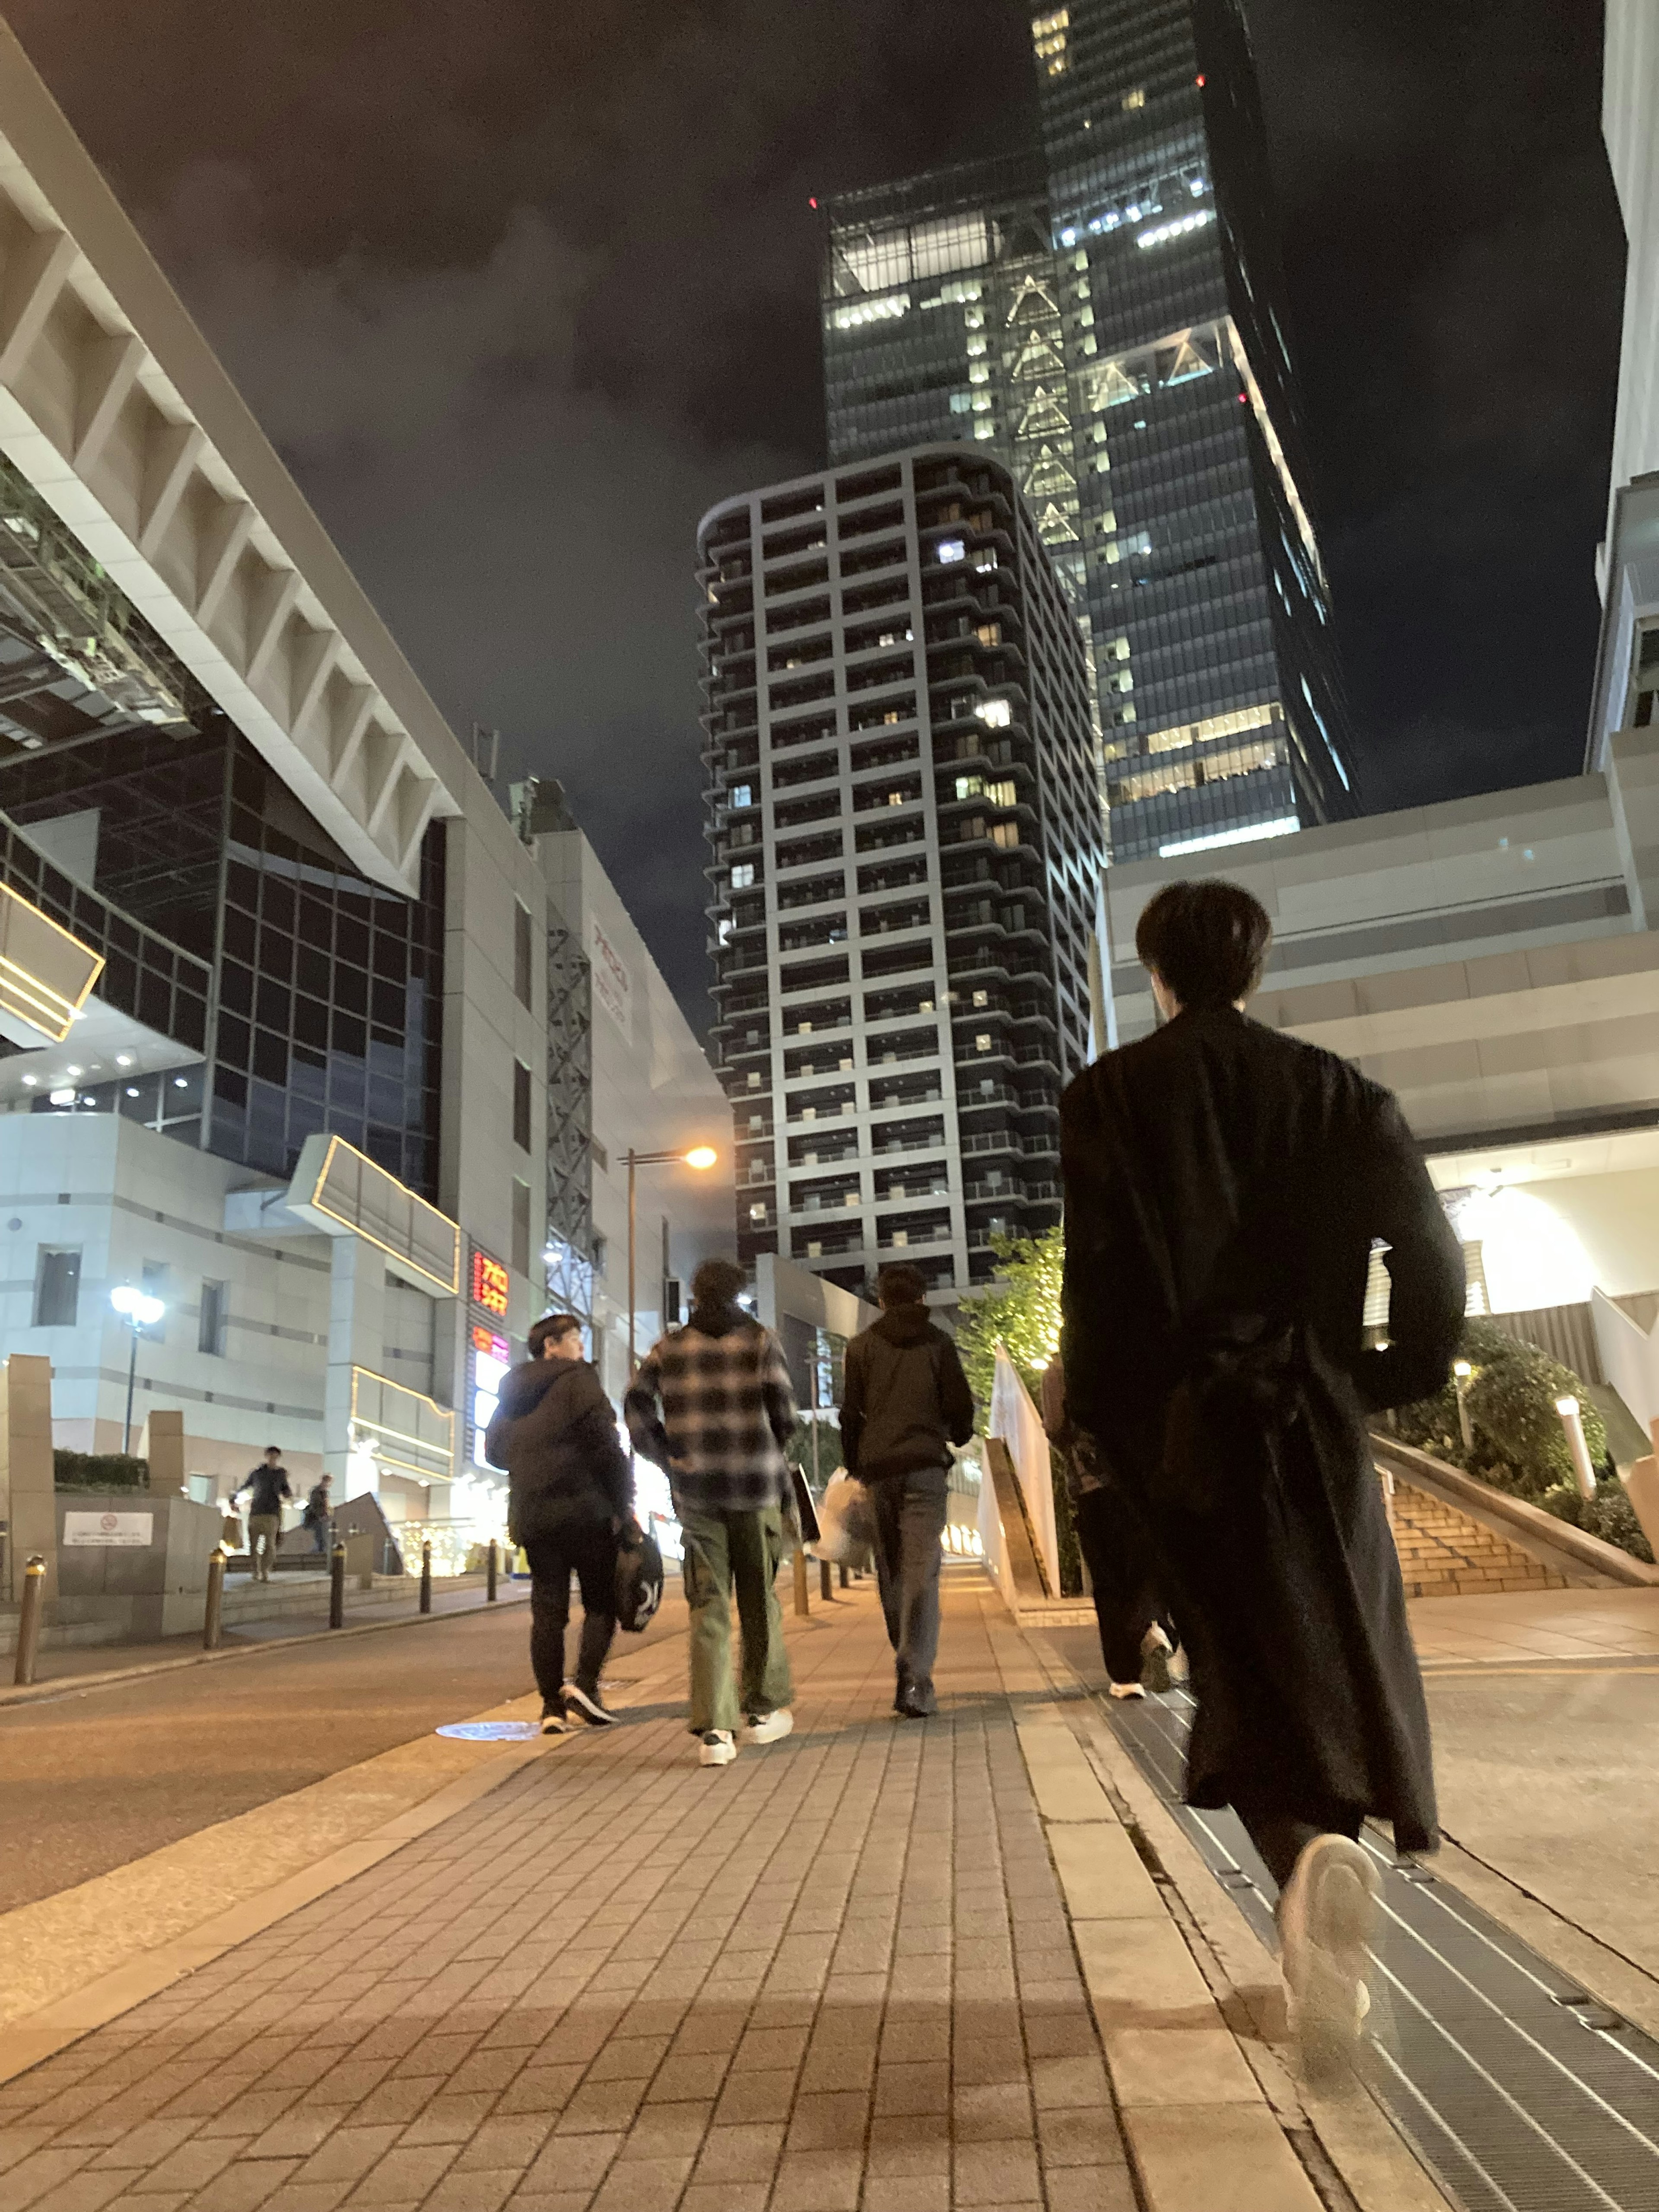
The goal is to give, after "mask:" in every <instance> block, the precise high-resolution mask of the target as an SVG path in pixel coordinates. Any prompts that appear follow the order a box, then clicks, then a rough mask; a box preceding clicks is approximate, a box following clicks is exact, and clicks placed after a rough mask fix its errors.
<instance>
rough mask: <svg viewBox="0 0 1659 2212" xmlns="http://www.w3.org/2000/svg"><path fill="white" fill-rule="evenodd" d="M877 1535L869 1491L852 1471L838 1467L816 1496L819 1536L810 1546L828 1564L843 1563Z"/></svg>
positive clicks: (852, 1558) (859, 1551)
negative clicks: (819, 1495)
mask: <svg viewBox="0 0 1659 2212" xmlns="http://www.w3.org/2000/svg"><path fill="white" fill-rule="evenodd" d="M875 1537H876V1516H875V1511H874V1509H873V1507H872V1504H871V1503H870V1493H869V1492H868V1491H867V1490H866V1488H865V1486H864V1485H863V1484H862V1483H861V1482H860V1481H859V1480H858V1479H857V1477H856V1476H854V1475H850V1474H848V1473H847V1472H846V1470H845V1469H844V1468H838V1469H837V1470H836V1473H835V1474H832V1475H831V1476H830V1478H829V1486H828V1487H827V1488H826V1489H825V1491H824V1493H823V1497H822V1498H820V1499H819V1500H818V1541H817V1543H816V1544H814V1545H813V1547H812V1549H813V1551H814V1553H816V1554H817V1557H818V1558H819V1559H827V1560H828V1561H829V1565H831V1566H846V1565H848V1564H850V1562H851V1561H853V1560H854V1559H857V1558H859V1557H860V1555H861V1554H862V1553H865V1552H867V1551H868V1550H869V1548H870V1547H871V1546H872V1544H873V1543H874V1541H875Z"/></svg>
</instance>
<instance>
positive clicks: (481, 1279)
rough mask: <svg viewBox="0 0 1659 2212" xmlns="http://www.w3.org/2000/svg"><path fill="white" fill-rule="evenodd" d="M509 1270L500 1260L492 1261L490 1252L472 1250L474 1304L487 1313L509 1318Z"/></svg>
mask: <svg viewBox="0 0 1659 2212" xmlns="http://www.w3.org/2000/svg"><path fill="white" fill-rule="evenodd" d="M472 1303H473V1304H474V1305H475V1306H482V1307H483V1310H484V1311H485V1312H486V1313H492V1314H495V1315H497V1316H499V1317H500V1318H501V1320H502V1321H505V1320H506V1318H507V1270H506V1268H505V1267H502V1265H501V1261H499V1260H492V1259H491V1258H490V1256H489V1253H488V1252H481V1251H480V1250H479V1249H478V1248H477V1245H476V1244H475V1245H474V1246H473V1248H472Z"/></svg>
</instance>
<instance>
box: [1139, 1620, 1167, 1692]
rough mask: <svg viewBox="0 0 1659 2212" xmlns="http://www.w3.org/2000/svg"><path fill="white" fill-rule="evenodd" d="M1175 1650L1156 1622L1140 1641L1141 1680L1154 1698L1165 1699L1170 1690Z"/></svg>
mask: <svg viewBox="0 0 1659 2212" xmlns="http://www.w3.org/2000/svg"><path fill="white" fill-rule="evenodd" d="M1173 1649H1174V1646H1173V1645H1172V1644H1170V1639H1169V1638H1168V1637H1167V1636H1166V1635H1165V1634H1164V1631H1163V1630H1162V1629H1161V1628H1160V1627H1159V1626H1158V1623H1157V1622H1156V1621H1154V1622H1153V1623H1152V1626H1151V1627H1150V1628H1149V1629H1148V1630H1147V1631H1146V1634H1145V1635H1144V1636H1143V1637H1142V1638H1141V1639H1140V1680H1141V1683H1142V1686H1144V1687H1145V1688H1146V1689H1148V1690H1150V1691H1151V1692H1152V1695H1153V1696H1154V1697H1158V1698H1161V1697H1163V1696H1164V1692H1166V1691H1167V1690H1168V1689H1169V1686H1170V1652H1171V1650H1173Z"/></svg>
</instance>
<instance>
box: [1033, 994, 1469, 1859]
mask: <svg viewBox="0 0 1659 2212" xmlns="http://www.w3.org/2000/svg"><path fill="white" fill-rule="evenodd" d="M1060 1158H1061V1164H1062V1167H1063V1170H1064V1173H1065V1179H1066V1277H1065V1289H1064V1307H1065V1334H1064V1342H1063V1346H1062V1350H1063V1354H1064V1358H1065V1368H1066V1413H1067V1415H1068V1416H1069V1418H1070V1419H1071V1420H1072V1421H1073V1422H1074V1423H1076V1424H1077V1425H1078V1426H1079V1427H1080V1428H1082V1429H1084V1430H1085V1431H1088V1432H1089V1433H1090V1434H1091V1436H1093V1437H1095V1439H1096V1440H1097V1446H1098V1449H1099V1450H1100V1453H1101V1456H1102V1458H1103V1462H1104V1463H1105V1467H1106V1468H1107V1470H1108V1472H1109V1475H1110V1476H1111V1477H1112V1478H1114V1479H1115V1480H1116V1481H1118V1482H1120V1483H1121V1484H1122V1486H1124V1487H1125V1488H1126V1489H1127V1491H1129V1492H1131V1494H1132V1495H1133V1497H1134V1498H1135V1499H1136V1501H1137V1503H1138V1504H1139V1507H1140V1509H1141V1510H1142V1513H1143V1515H1144V1516H1145V1517H1146V1521H1147V1522H1148V1525H1149V1527H1150V1528H1151V1531H1152V1536H1153V1539H1154V1541H1155V1542H1156V1544H1157V1546H1158V1551H1159V1553H1160V1556H1161V1561H1162V1568H1163V1579H1164V1586H1165V1587H1166V1589H1167V1590H1168V1593H1169V1596H1170V1604H1171V1608H1172V1610H1173V1611H1174V1613H1175V1617H1176V1620H1177V1621H1179V1623H1180V1624H1181V1631H1182V1643H1183V1644H1186V1645H1187V1648H1188V1652H1189V1653H1190V1655H1191V1659H1192V1673H1193V1683H1194V1690H1195V1692H1196V1694H1197V1698H1198V1711H1197V1714H1196V1716H1195V1717H1194V1723H1193V1729H1192V1735H1191V1740H1190V1743H1189V1746H1188V1773H1187V1788H1188V1802H1190V1803H1192V1804H1194V1805H1204V1806H1212V1805H1223V1804H1227V1803H1229V1802H1234V1801H1235V1800H1236V1798H1237V1794H1238V1791H1239V1790H1240V1789H1249V1788H1251V1787H1254V1788H1255V1789H1256V1790H1259V1791H1261V1792H1262V1793H1264V1794H1266V1795H1267V1796H1269V1797H1270V1798H1272V1799H1273V1801H1274V1802H1282V1803H1285V1804H1286V1805H1291V1806H1297V1805H1305V1806H1312V1807H1321V1806H1328V1805H1335V1804H1344V1805H1348V1806H1351V1807H1357V1808H1361V1809H1363V1810H1364V1811H1366V1812H1369V1813H1375V1814H1383V1815H1385V1816H1386V1817H1388V1818H1389V1819H1391V1820H1393V1822H1394V1826H1395V1838H1396V1839H1397V1841H1398V1842H1399V1843H1400V1844H1401V1848H1402V1849H1405V1850H1419V1849H1422V1848H1423V1847H1424V1846H1425V1844H1428V1843H1430V1842H1431V1840H1432V1838H1433V1835H1434V1828H1435V1809H1434V1785H1433V1781H1432V1778H1431V1771H1430V1760H1429V1729H1428V1716H1427V1713H1426V1711H1425V1705H1424V1699H1423V1688H1422V1683H1421V1680H1420V1678H1419V1674H1418V1668H1417V1660H1416V1657H1415V1656H1414V1654H1413V1649H1412V1641H1411V1635H1410V1632H1409V1630H1408V1628H1407V1621H1406V1607H1405V1601H1404V1597H1403V1594H1402V1591H1401V1581H1400V1566H1399V1562H1398V1560H1397V1559H1396V1558H1395V1548H1394V1543H1393V1541H1392V1539H1391V1537H1390V1536H1389V1524H1388V1518H1387V1516H1386V1513H1385V1511H1384V1509H1383V1492H1382V1487H1381V1485H1380V1484H1379V1482H1378V1480H1377V1475H1376V1468H1375V1467H1374V1465H1373V1464H1372V1459H1371V1453H1370V1445H1369V1443H1368V1440H1367V1437H1366V1434H1365V1421H1364V1417H1365V1413H1366V1410H1367V1409H1368V1408H1370V1407H1381V1406H1389V1405H1400V1404H1405V1403H1408V1402H1410V1401H1412V1400H1413V1399H1416V1398H1421V1397H1426V1396H1427V1395H1429V1394H1430V1393H1431V1392H1432V1391H1434V1390H1437V1389H1439V1387H1440V1385H1441V1384H1442V1383H1443V1382H1444V1381H1445V1379H1446V1376H1447V1372H1448V1370H1449V1367H1450V1364H1451V1358H1452V1354H1453V1352H1455V1349H1456V1346H1457V1340H1458V1337H1459V1334H1460V1333H1461V1331H1462V1325H1463V1301H1464V1290H1463V1266H1462V1255H1461V1254H1460V1252H1459V1250H1458V1246H1457V1239H1456V1237H1455V1236H1454V1235H1453V1233H1452V1231H1451V1229H1450V1227H1449V1225H1448V1223H1447V1220H1446V1217H1445V1214H1444V1212H1443V1211H1442V1208H1441V1206H1440V1202H1439V1200H1438V1199H1437V1197H1436V1195H1435V1193H1434V1189H1433V1187H1432V1186H1431V1183H1430V1181H1429V1177H1428V1173H1427V1170H1425V1167H1424V1165H1423V1161H1422V1157H1421V1155H1420V1153H1419V1151H1418V1148H1417V1146H1416V1145H1415V1144H1414V1143H1413V1139H1412V1136H1411V1133H1410V1131H1409V1130H1408V1129H1407V1127H1406V1123H1405V1120H1404V1117H1403V1116H1402V1115H1401V1111H1400V1109H1399V1107H1398V1105H1397V1104H1396V1103H1395V1100H1394V1099H1393V1098H1392V1097H1390V1096H1389V1093H1388V1092H1387V1091H1384V1090H1383V1089H1382V1088H1381V1087H1380V1086H1379V1085H1376V1084H1375V1083H1372V1082H1370V1081H1369V1080H1367V1079H1366V1078H1365V1077H1364V1076H1363V1075H1361V1074H1360V1073H1359V1072H1358V1069H1357V1068H1354V1067H1352V1066H1349V1065H1348V1064H1347V1062H1346V1061H1345V1060H1339V1059H1337V1058H1336V1056H1335V1055H1334V1054H1332V1053H1328V1052H1322V1051H1321V1050H1319V1049H1318V1048H1316V1047H1315V1046H1313V1045H1309V1044H1304V1043H1302V1042H1298V1041H1297V1039H1295V1038H1292V1037H1287V1036H1281V1035H1280V1034H1279V1032H1278V1031H1277V1030H1270V1029H1267V1028H1264V1027H1263V1026H1261V1024H1258V1023H1256V1022H1253V1021H1249V1020H1247V1019H1246V1018H1245V1017H1244V1016H1243V1014H1240V1013H1237V1012H1234V1011H1233V1009H1232V1008H1231V1007H1225V1008H1218V1009H1215V1010H1207V1009H1198V1008H1195V1009H1194V1010H1192V1011H1191V1012H1185V1013H1182V1014H1181V1015H1179V1016H1178V1017H1177V1018H1176V1019H1175V1020H1174V1021H1172V1022H1170V1024H1168V1026H1167V1027H1165V1028H1164V1029H1162V1030H1158V1031H1157V1032H1156V1033H1155V1034H1154V1035H1153V1036H1149V1037H1146V1038H1143V1039H1142V1040H1141V1041H1140V1042H1138V1043H1135V1044H1132V1045H1127V1046H1126V1047H1125V1048H1123V1049H1122V1050H1121V1052H1112V1053H1108V1054H1106V1055H1105V1057H1104V1058H1103V1059H1101V1060H1097V1061H1096V1062H1095V1064H1094V1066H1092V1067H1089V1068H1086V1069H1085V1071H1084V1073H1082V1074H1081V1075H1079V1077H1078V1078H1077V1079H1076V1080H1075V1081H1074V1082H1073V1084H1072V1085H1070V1086H1069V1088H1068V1089H1067V1091H1066V1094H1065V1096H1064V1097H1063V1098H1062V1100H1061V1102H1060ZM1374 1239H1380V1240H1381V1241H1382V1242H1383V1243H1385V1244H1386V1245H1387V1246H1388V1247H1389V1250H1388V1254H1387V1266H1388V1270H1389V1278H1390V1285H1391V1289H1390V1299H1389V1344H1388V1347H1387V1349H1385V1350H1380V1351H1379V1350H1371V1349H1370V1348H1368V1346H1367V1344H1366V1341H1365V1334H1364V1326H1363V1322H1364V1302H1365V1279H1366V1270H1367V1267H1368V1265H1369V1262H1370V1254H1371V1248H1372V1243H1373V1240H1374ZM1310 1817H1311V1816H1310Z"/></svg>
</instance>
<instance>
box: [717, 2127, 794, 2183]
mask: <svg viewBox="0 0 1659 2212" xmlns="http://www.w3.org/2000/svg"><path fill="white" fill-rule="evenodd" d="M782 2148H783V2124H782V2122H781V2121H778V2122H775V2123H773V2124H769V2125H763V2124H756V2125H753V2126H747V2127H723V2126H721V2125H720V2124H718V2123H717V2124H715V2125H714V2127H712V2128H710V2130H708V2135H707V2136H706V2137H705V2138H704V2141H703V2146H702V2154H701V2155H700V2157H699V2158H698V2160H697V2164H696V2179H697V2180H698V2181H699V2182H700V2183H711V2184H712V2183H715V2182H719V2183H725V2182H736V2181H752V2182H760V2181H763V2182H766V2183H768V2184H769V2183H770V2181H771V2179H772V2176H773V2174H774V2173H775V2172H776V2170H777V2163H778V2158H779V2155H780V2154H781V2151H782Z"/></svg>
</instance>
